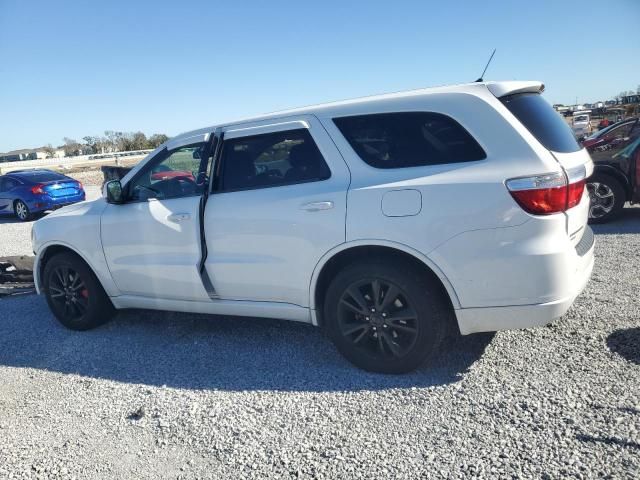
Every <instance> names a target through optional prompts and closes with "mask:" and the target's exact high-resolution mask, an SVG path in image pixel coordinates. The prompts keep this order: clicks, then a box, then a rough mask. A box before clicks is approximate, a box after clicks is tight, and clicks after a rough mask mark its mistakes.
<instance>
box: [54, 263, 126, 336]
mask: <svg viewBox="0 0 640 480" xmlns="http://www.w3.org/2000/svg"><path fill="white" fill-rule="evenodd" d="M43 284H44V293H45V296H46V298H47V303H48V304H49V308H50V309H51V311H52V312H53V314H54V315H55V316H56V318H57V319H58V320H59V321H60V323H62V324H63V325H64V326H65V327H67V328H70V329H72V330H89V329H90V328H94V327H97V326H99V325H102V324H103V323H104V322H106V321H107V320H109V319H110V318H111V316H112V315H113V312H114V308H113V305H112V303H111V301H110V300H109V297H108V296H107V294H106V293H105V291H104V290H103V289H102V285H100V282H99V281H98V279H97V277H96V276H95V274H94V273H93V272H92V271H91V269H90V268H89V267H88V266H87V264H86V263H84V261H83V260H82V259H80V258H79V257H77V256H76V255H74V254H72V253H59V254H57V255H55V256H53V257H51V259H49V260H48V261H47V263H46V265H45V267H44V275H43Z"/></svg>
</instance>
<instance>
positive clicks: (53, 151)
mask: <svg viewBox="0 0 640 480" xmlns="http://www.w3.org/2000/svg"><path fill="white" fill-rule="evenodd" d="M42 151H43V152H44V153H46V154H47V158H53V157H55V156H56V149H55V148H53V147H52V146H51V144H48V145H45V146H44V147H42Z"/></svg>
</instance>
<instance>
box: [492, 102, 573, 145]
mask: <svg viewBox="0 0 640 480" xmlns="http://www.w3.org/2000/svg"><path fill="white" fill-rule="evenodd" d="M500 100H501V101H502V103H504V105H505V106H506V107H507V108H508V109H509V110H510V111H511V113H513V114H514V115H515V117H516V118H517V119H518V120H520V122H521V123H522V124H523V125H524V126H525V127H526V128H527V130H529V131H530V132H531V134H532V135H533V136H534V137H536V139H537V140H538V141H539V142H540V143H541V144H542V145H544V146H545V147H546V148H548V149H549V150H552V151H554V152H560V153H568V152H577V151H578V150H580V145H578V142H577V141H576V139H575V137H574V136H573V132H572V131H571V128H570V127H569V125H567V122H565V121H564V120H563V118H562V117H561V116H560V115H559V114H558V113H557V112H556V111H555V110H554V109H553V108H552V107H551V105H549V104H548V103H547V102H546V100H545V99H544V98H542V96H541V95H540V94H539V93H520V94H516V95H510V96H508V97H503V98H501V99H500Z"/></svg>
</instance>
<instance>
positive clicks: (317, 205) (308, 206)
mask: <svg viewBox="0 0 640 480" xmlns="http://www.w3.org/2000/svg"><path fill="white" fill-rule="evenodd" d="M300 208H302V210H306V211H307V212H319V211H320V210H331V209H332V208H333V202H330V201H325V202H311V203H305V204H304V205H302V206H301V207H300Z"/></svg>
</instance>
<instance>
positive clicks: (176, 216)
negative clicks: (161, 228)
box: [167, 213, 191, 223]
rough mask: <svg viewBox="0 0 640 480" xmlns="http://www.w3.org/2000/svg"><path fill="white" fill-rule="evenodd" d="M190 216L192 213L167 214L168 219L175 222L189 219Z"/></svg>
mask: <svg viewBox="0 0 640 480" xmlns="http://www.w3.org/2000/svg"><path fill="white" fill-rule="evenodd" d="M190 218H191V214H190V213H172V214H171V215H167V220H169V221H170V222H173V223H180V222H184V221H185V220H189V219H190Z"/></svg>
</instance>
